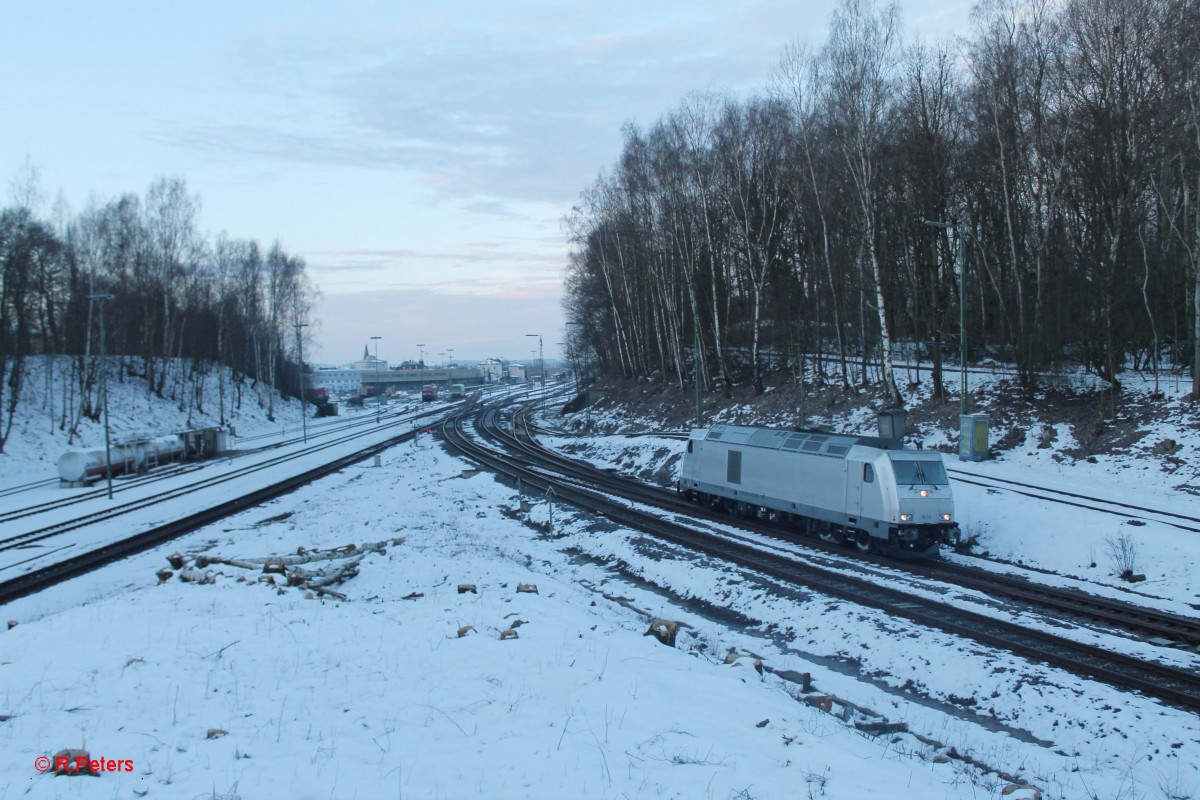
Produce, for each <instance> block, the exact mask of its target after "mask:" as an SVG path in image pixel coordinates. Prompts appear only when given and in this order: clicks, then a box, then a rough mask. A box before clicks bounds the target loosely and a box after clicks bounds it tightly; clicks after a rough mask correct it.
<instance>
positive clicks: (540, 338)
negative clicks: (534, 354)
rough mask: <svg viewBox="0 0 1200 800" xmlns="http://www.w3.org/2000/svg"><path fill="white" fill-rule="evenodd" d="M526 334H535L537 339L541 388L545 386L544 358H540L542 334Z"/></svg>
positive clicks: (531, 334)
mask: <svg viewBox="0 0 1200 800" xmlns="http://www.w3.org/2000/svg"><path fill="white" fill-rule="evenodd" d="M525 335H526V336H536V337H537V340H538V372H540V373H542V388H543V389H545V388H546V360H545V359H544V358H542V353H543V350H542V335H541V334H540V333H527V334H525Z"/></svg>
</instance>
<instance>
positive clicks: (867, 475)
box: [863, 464, 875, 483]
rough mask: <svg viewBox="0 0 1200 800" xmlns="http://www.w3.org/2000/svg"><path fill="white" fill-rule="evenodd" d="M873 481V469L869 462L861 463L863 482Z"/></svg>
mask: <svg viewBox="0 0 1200 800" xmlns="http://www.w3.org/2000/svg"><path fill="white" fill-rule="evenodd" d="M874 482H875V470H874V469H872V468H871V465H870V464H863V483H874Z"/></svg>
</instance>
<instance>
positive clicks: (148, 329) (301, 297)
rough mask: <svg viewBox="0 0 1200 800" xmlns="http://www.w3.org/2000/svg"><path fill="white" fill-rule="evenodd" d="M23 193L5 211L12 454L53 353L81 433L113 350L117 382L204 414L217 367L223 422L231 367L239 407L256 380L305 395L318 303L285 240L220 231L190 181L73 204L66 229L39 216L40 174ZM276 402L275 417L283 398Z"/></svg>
mask: <svg viewBox="0 0 1200 800" xmlns="http://www.w3.org/2000/svg"><path fill="white" fill-rule="evenodd" d="M13 195H14V200H13V202H11V203H10V205H8V206H7V207H5V208H3V209H0V413H2V416H0V452H3V450H4V444H5V442H6V441H7V439H8V437H9V434H10V433H11V430H12V426H13V421H14V419H15V418H16V415H17V413H18V408H19V405H20V399H21V386H22V383H23V381H24V379H25V374H26V367H27V365H28V359H29V358H31V357H36V356H39V355H40V356H45V357H47V359H48V361H49V362H50V363H52V364H55V365H57V367H56V370H57V371H58V372H62V373H63V374H61V375H56V374H55V370H47V380H48V381H49V389H50V391H51V395H50V414H51V415H52V417H53V418H55V422H56V425H57V426H58V427H59V428H60V429H62V430H64V431H68V432H71V433H72V434H73V432H74V430H75V428H76V426H77V425H78V424H79V422H80V420H81V419H82V418H84V417H88V418H91V419H98V418H99V415H100V413H101V407H100V397H99V386H100V367H101V360H100V354H101V352H102V351H104V352H107V354H108V357H109V361H108V363H109V364H110V365H115V364H116V363H118V362H119V363H120V365H121V369H120V371H119V373H117V372H116V370H115V368H114V373H113V374H110V375H109V380H127V379H130V378H132V377H137V378H140V379H142V380H144V381H145V383H146V387H147V391H148V392H151V393H153V394H155V395H158V396H159V397H162V398H166V399H171V400H175V401H177V402H178V403H179V404H180V408H181V409H188V410H189V411H190V410H192V409H201V410H202V409H203V408H204V403H205V400H206V398H205V397H204V396H203V387H204V384H205V380H204V378H205V377H206V376H207V375H208V374H209V373H210V372H212V371H214V370H215V371H216V372H217V374H218V375H219V376H220V378H219V386H220V391H219V392H218V395H219V397H218V398H217V399H216V402H215V404H219V406H220V407H219V409H214V410H217V411H218V413H219V416H220V420H221V422H222V424H223V423H224V422H225V421H226V419H227V414H228V412H229V411H230V410H231V409H227V408H226V406H225V402H226V400H225V398H226V391H225V389H226V387H225V383H224V381H225V376H226V374H227V373H228V374H229V375H230V376H231V377H232V381H233V384H234V385H233V386H232V387H230V393H231V397H232V401H231V402H232V403H233V404H234V405H237V404H240V403H241V400H242V393H241V388H242V386H243V384H244V383H246V382H249V383H250V384H251V385H254V384H256V383H260V382H261V383H263V384H265V385H266V386H268V387H270V388H271V389H272V390H275V389H278V390H280V391H284V390H286V391H287V392H288V393H290V394H297V393H298V387H299V383H300V382H299V377H300V376H299V370H298V369H297V366H296V365H297V364H298V363H299V361H298V359H297V358H296V355H297V353H298V351H299V349H300V347H301V346H302V345H301V340H300V338H299V337H300V336H301V335H302V334H304V333H305V332H306V331H305V328H303V327H300V326H301V325H306V324H307V323H308V322H309V314H310V309H311V306H312V303H313V301H314V289H313V287H312V284H311V283H310V281H309V278H308V275H307V273H306V269H305V263H304V259H302V258H300V257H298V256H295V255H291V254H289V253H288V252H286V251H285V250H284V248H283V247H282V246H281V245H280V244H279V242H275V243H274V244H272V245H271V246H270V248H269V249H267V248H264V247H263V246H262V245H260V244H259V243H258V242H257V241H255V240H253V239H234V238H230V237H228V236H227V235H225V234H224V233H222V234H220V235H218V236H216V237H215V238H209V237H207V236H206V235H205V234H203V233H201V231H200V229H199V216H200V198H199V197H198V196H196V195H193V194H190V193H189V192H188V188H187V185H186V184H185V182H184V181H183V180H181V179H178V178H161V179H159V180H156V181H155V182H154V183H153V184H151V186H150V187H149V188H148V189H147V191H146V193H145V195H144V196H138V195H136V194H124V195H122V196H120V197H118V198H116V199H114V200H111V201H109V202H107V203H104V204H102V205H101V204H93V205H92V206H91V207H89V208H88V209H86V210H85V211H83V212H82V213H79V214H77V215H70V214H69V213H67V212H66V211H65V210H64V209H63V207H62V204H61V203H60V204H59V205H58V206H57V207H56V209H55V212H54V214H53V215H52V216H53V217H55V219H54V220H53V221H52V220H49V219H43V218H39V216H38V215H37V214H36V213H35V211H34V209H35V208H36V207H38V206H39V205H40V203H39V202H38V201H37V195H38V189H37V186H36V170H34V169H33V168H32V167H30V166H28V165H27V167H26V171H25V174H23V175H22V176H21V177H19V178H18V179H17V180H14V191H13ZM103 295H111V298H107V299H101V296H103ZM101 304H103V314H104V320H103V323H104V324H103V332H104V336H105V341H104V342H103V346H102V343H101V341H100V336H101V325H100V314H101ZM63 356H67V357H68V358H62V357H63ZM220 365H225V366H226V367H227V369H219V367H220ZM55 386H58V387H59V388H58V396H57V397H55V396H54V394H53V392H54V390H55ZM267 395H268V397H269V398H270V399H269V400H268V404H269V407H268V415H269V416H270V417H271V418H272V419H273V418H274V403H275V395H276V391H270V392H267Z"/></svg>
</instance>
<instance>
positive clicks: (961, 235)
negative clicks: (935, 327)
mask: <svg viewBox="0 0 1200 800" xmlns="http://www.w3.org/2000/svg"><path fill="white" fill-rule="evenodd" d="M924 223H925V224H926V225H928V226H930V227H931V228H944V229H946V230H952V231H954V234H955V236H956V237H957V238H958V269H959V271H960V272H961V273H962V274H960V275H959V276H958V347H959V353H958V360H959V369H960V375H959V378H960V381H961V383H962V386H961V389H962V392H961V396H960V397H959V405H958V413H959V415H961V416H965V415H966V413H967V409H968V407H969V404H968V402H967V244H966V241H967V235H968V234H967V232H966V231H964V230H963V229H962V228H961V227H960V226H959V224H958V223H957V222H935V221H934V220H931V219H927V220H924Z"/></svg>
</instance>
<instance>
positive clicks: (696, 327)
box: [692, 309, 804, 428]
mask: <svg viewBox="0 0 1200 800" xmlns="http://www.w3.org/2000/svg"><path fill="white" fill-rule="evenodd" d="M692 362H693V364H692V366H694V367H695V368H696V427H697V428H703V427H704V406H703V404H702V403H701V389H700V315H699V314H697V313H696V309H692ZM800 380H801V385H803V382H804V376H801V377H800Z"/></svg>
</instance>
